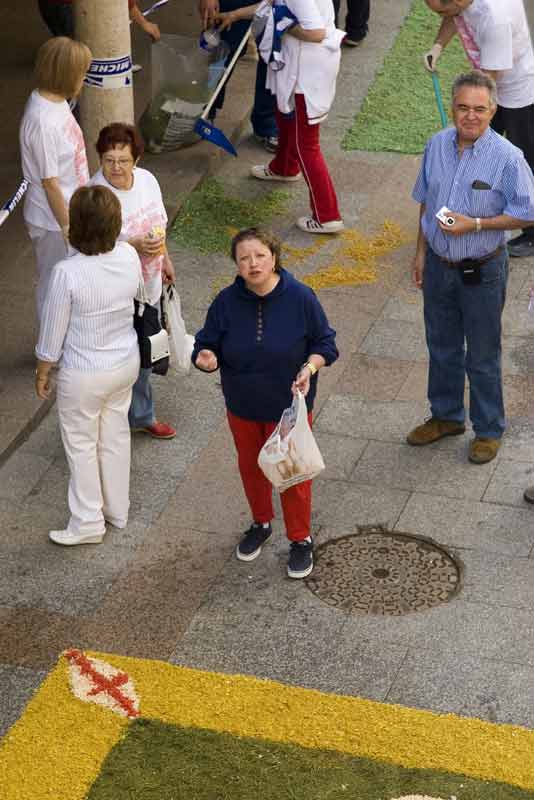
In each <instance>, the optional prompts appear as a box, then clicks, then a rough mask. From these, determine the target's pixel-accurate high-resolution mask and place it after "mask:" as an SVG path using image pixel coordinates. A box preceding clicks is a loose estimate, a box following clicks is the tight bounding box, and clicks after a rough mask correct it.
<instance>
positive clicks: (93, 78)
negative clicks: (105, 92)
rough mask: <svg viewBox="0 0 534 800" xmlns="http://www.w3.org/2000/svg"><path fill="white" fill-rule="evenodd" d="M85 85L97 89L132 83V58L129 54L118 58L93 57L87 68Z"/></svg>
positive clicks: (120, 87) (118, 86) (121, 86)
mask: <svg viewBox="0 0 534 800" xmlns="http://www.w3.org/2000/svg"><path fill="white" fill-rule="evenodd" d="M84 85H85V86H94V87H96V88H97V89H122V88H123V87H124V86H131V85H132V59H131V58H130V56H120V57H119V58H95V59H93V61H91V65H90V67H89V69H88V70H87V74H86V76H85V79H84Z"/></svg>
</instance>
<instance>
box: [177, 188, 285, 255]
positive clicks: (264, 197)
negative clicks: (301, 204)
mask: <svg viewBox="0 0 534 800" xmlns="http://www.w3.org/2000/svg"><path fill="white" fill-rule="evenodd" d="M289 198H290V195H289V193H288V192H286V191H281V190H279V189H274V190H272V191H268V192H266V193H263V194H261V195H260V196H259V197H257V198H256V199H251V200H244V199H242V198H239V197H232V196H231V195H228V194H227V193H226V191H225V188H224V186H223V184H222V183H221V182H220V181H218V180H217V179H216V178H208V180H205V181H202V183H201V184H200V185H199V186H198V187H197V188H196V189H195V191H194V192H192V193H191V194H190V195H189V197H188V198H187V200H186V201H185V203H184V204H183V206H182V208H181V209H180V212H179V214H178V216H177V217H176V220H175V222H174V225H173V226H172V230H171V239H173V241H175V242H176V243H177V244H179V245H180V246H181V247H185V248H186V249H188V250H196V251H197V252H199V253H204V254H209V253H229V252H230V243H231V241H232V237H233V236H234V234H236V233H237V232H238V231H239V230H241V229H242V228H249V227H251V226H253V225H258V224H259V222H260V221H261V223H262V225H267V224H268V223H269V222H270V220H271V219H272V218H273V217H275V216H276V215H277V214H281V213H283V212H284V211H286V209H287V206H288V202H289Z"/></svg>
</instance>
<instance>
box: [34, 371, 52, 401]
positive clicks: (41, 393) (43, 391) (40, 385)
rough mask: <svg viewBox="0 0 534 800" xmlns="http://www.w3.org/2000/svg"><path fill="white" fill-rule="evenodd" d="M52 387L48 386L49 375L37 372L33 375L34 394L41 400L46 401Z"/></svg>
mask: <svg viewBox="0 0 534 800" xmlns="http://www.w3.org/2000/svg"><path fill="white" fill-rule="evenodd" d="M51 391H52V386H51V385H50V374H49V373H48V372H47V373H43V372H39V371H37V372H36V373H35V393H36V394H37V397H40V398H41V400H48V398H49V397H50V393H51Z"/></svg>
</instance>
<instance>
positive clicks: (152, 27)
mask: <svg viewBox="0 0 534 800" xmlns="http://www.w3.org/2000/svg"><path fill="white" fill-rule="evenodd" d="M143 30H144V32H145V33H147V34H148V35H149V36H150V38H151V39H152V41H153V42H159V40H160V39H161V31H160V29H159V26H158V25H156V23H155V22H148V21H147V20H145V24H144V25H143Z"/></svg>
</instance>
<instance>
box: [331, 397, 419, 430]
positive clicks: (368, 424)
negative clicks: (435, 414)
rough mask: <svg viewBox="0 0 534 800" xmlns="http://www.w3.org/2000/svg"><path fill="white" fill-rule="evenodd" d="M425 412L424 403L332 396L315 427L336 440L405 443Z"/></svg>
mask: <svg viewBox="0 0 534 800" xmlns="http://www.w3.org/2000/svg"><path fill="white" fill-rule="evenodd" d="M427 410H428V409H427V405H426V403H412V402H409V403H400V402H394V403H380V402H374V403H373V402H370V401H368V400H361V399H360V398H358V397H354V396H352V395H349V394H334V395H331V396H330V397H329V398H328V401H327V402H326V404H325V406H324V408H323V409H322V411H321V413H320V415H319V417H318V419H317V421H316V423H315V427H316V429H317V430H318V431H324V432H325V433H335V434H337V435H339V436H353V437H355V438H359V439H376V440H377V441H382V442H404V441H405V440H406V435H407V434H408V433H409V431H410V430H411V429H412V428H413V427H414V426H415V425H418V424H420V423H421V422H422V421H423V419H424V418H425V417H426V416H427Z"/></svg>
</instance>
